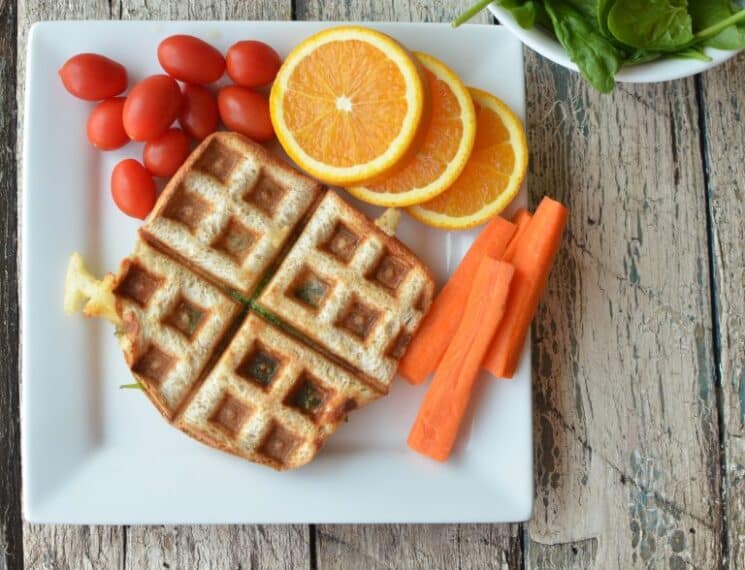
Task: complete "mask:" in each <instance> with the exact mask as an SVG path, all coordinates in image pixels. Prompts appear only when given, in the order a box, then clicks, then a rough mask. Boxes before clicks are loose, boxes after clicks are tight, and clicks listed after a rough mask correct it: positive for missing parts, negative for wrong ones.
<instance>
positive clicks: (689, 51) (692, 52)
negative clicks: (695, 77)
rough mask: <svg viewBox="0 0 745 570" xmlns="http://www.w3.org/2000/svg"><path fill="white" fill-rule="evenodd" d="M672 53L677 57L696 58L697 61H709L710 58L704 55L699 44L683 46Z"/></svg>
mask: <svg viewBox="0 0 745 570" xmlns="http://www.w3.org/2000/svg"><path fill="white" fill-rule="evenodd" d="M672 55H673V56H674V57H677V58H679V59H697V60H699V61H711V58H710V57H709V56H708V55H706V52H704V48H703V47H699V46H691V47H689V48H684V49H681V50H678V51H676V52H675V53H674V54H672Z"/></svg>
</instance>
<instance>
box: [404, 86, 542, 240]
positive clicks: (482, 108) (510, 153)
mask: <svg viewBox="0 0 745 570" xmlns="http://www.w3.org/2000/svg"><path fill="white" fill-rule="evenodd" d="M469 91H470V92H471V97H472V98H473V103H474V105H475V107H476V142H475V143H474V145H473V151H472V152H471V156H470V158H469V159H468V162H467V163H466V167H465V168H464V169H463V172H462V173H461V175H460V176H459V177H458V178H457V180H456V181H455V182H454V183H453V185H452V186H450V188H448V189H447V190H446V191H445V192H443V193H442V194H439V195H438V196H435V197H434V198H433V199H432V200H429V201H428V202H424V203H423V204H417V205H415V206H411V207H409V208H408V212H409V213H410V214H411V215H412V216H413V217H414V218H416V219H417V220H419V221H421V222H423V223H425V224H428V225H430V226H435V227H437V228H445V229H454V230H458V229H465V228H470V227H473V226H477V225H479V224H482V223H484V222H486V221H487V220H488V219H490V218H493V217H494V216H496V215H497V214H499V213H500V212H501V211H502V210H504V209H505V207H506V206H507V205H508V204H509V203H510V202H511V201H512V199H513V198H514V197H515V196H516V195H517V193H518V192H519V191H520V185H521V184H522V181H523V178H524V177H525V172H526V170H527V168H528V145H527V142H526V138H525V130H524V129H523V125H522V123H521V122H520V119H518V118H517V117H516V116H515V114H514V113H513V112H512V111H511V110H510V108H509V107H507V105H505V104H504V103H503V102H502V101H500V100H499V99H497V98H496V97H495V96H494V95H491V94H490V93H487V92H486V91H481V90H480V89H474V88H469Z"/></svg>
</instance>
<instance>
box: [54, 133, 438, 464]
mask: <svg viewBox="0 0 745 570" xmlns="http://www.w3.org/2000/svg"><path fill="white" fill-rule="evenodd" d="M265 181H271V182H266V183H265ZM277 189H279V190H277ZM236 228H237V229H236ZM140 235H141V237H142V238H143V239H141V240H139V241H138V243H137V244H136V247H135V251H134V253H133V254H132V255H131V256H129V257H128V258H126V259H125V260H124V261H123V262H122V264H121V268H120V270H119V273H118V275H117V276H116V277H115V278H114V279H111V278H107V279H105V280H104V281H101V282H98V283H91V279H92V278H90V276H87V274H86V275H84V276H83V277H88V278H86V279H83V278H82V277H81V278H80V279H68V281H69V282H70V283H83V282H84V284H85V285H86V287H85V291H88V292H91V291H92V292H94V293H95V294H96V299H98V298H99V297H101V298H103V296H104V295H103V293H102V292H101V291H100V289H102V288H105V285H106V284H110V283H111V282H112V281H113V288H112V292H113V298H114V300H115V309H116V315H115V317H117V318H114V320H115V321H116V320H117V319H118V321H119V322H120V325H119V326H120V328H121V330H120V334H119V335H118V336H119V338H120V343H121V345H122V349H123V351H124V354H125V360H126V361H127V364H128V365H129V367H130V370H131V371H132V374H133V375H134V376H135V377H136V378H137V380H138V381H139V382H140V383H141V384H142V386H143V388H144V390H145V392H146V394H147V395H148V397H149V398H150V399H151V401H152V402H153V403H154V404H155V406H156V407H157V408H158V409H159V410H160V412H161V413H162V414H163V415H164V416H165V417H166V419H167V420H168V421H169V422H170V423H172V424H174V425H175V426H177V427H178V428H179V429H181V430H183V431H184V432H186V433H187V434H189V435H191V436H192V437H194V438H195V439H197V440H200V441H202V442H204V443H206V444H208V445H210V446H212V447H215V448H217V449H221V450H224V451H228V452H230V453H233V454H236V455H239V456H241V457H244V458H246V459H249V460H251V461H255V462H257V463H261V464H264V465H268V466H270V467H273V468H275V469H279V470H283V469H291V468H295V467H299V466H301V465H304V464H305V463H307V462H308V461H310V460H312V459H313V457H314V456H315V454H316V453H317V451H318V449H319V448H320V447H321V445H323V443H324V441H325V440H326V438H327V437H328V436H329V435H331V434H332V433H333V432H334V431H335V430H336V428H337V427H338V425H339V423H340V422H341V421H343V419H344V418H345V417H346V414H347V413H348V412H349V411H351V410H353V409H355V408H358V407H361V406H364V405H366V404H368V403H369V402H372V401H373V400H375V399H377V398H379V397H381V396H383V395H385V394H386V393H387V392H388V389H389V387H390V384H391V382H392V380H393V378H394V376H395V371H396V366H397V362H398V359H399V358H400V357H401V356H402V355H403V352H404V351H405V348H406V344H407V342H408V339H409V338H410V337H411V335H412V334H413V333H414V332H415V330H416V328H417V326H418V325H419V323H420V321H421V319H422V317H423V315H424V313H425V312H426V310H427V309H428V308H429V305H430V303H431V301H432V295H433V289H434V282H433V280H432V277H431V276H430V274H429V272H428V270H427V269H426V267H424V266H423V264H422V263H421V262H420V261H419V260H418V259H417V258H416V257H415V256H414V254H412V253H411V252H410V251H409V250H408V249H406V247H405V246H403V244H401V243H400V242H399V241H398V240H396V239H395V238H393V237H390V236H388V235H387V234H386V233H384V232H383V231H382V230H381V229H379V228H378V227H376V226H375V225H374V224H373V223H372V222H371V221H370V220H369V219H367V218H366V217H365V216H364V215H363V214H361V213H360V212H358V211H356V210H355V209H353V208H352V207H351V206H349V205H348V204H346V203H345V202H344V201H343V200H341V198H339V197H338V196H337V195H336V194H335V193H333V192H331V191H325V190H323V189H322V188H320V187H319V186H317V185H316V184H315V183H314V182H313V181H311V180H309V179H308V178H306V177H305V176H303V175H301V174H299V173H297V172H295V171H293V170H292V169H290V168H289V167H288V166H286V165H284V164H282V163H280V162H279V161H278V160H277V159H275V158H273V157H271V156H270V155H269V154H268V153H267V151H266V150H264V149H263V148H262V147H260V146H258V145H256V144H254V143H251V142H250V141H248V140H246V139H244V138H243V137H241V136H240V135H236V134H230V133H218V134H215V135H212V136H211V137H209V138H208V139H206V140H205V141H204V142H203V143H202V144H201V145H200V146H199V148H197V149H196V150H195V151H194V154H193V155H192V156H191V157H190V158H189V160H188V161H187V162H186V163H185V164H184V166H183V167H182V168H181V170H180V171H179V172H178V173H177V174H176V176H175V177H174V179H173V180H172V181H171V183H170V184H169V185H168V187H167V188H166V190H165V191H164V193H163V194H162V195H161V197H160V198H159V200H158V203H157V204H156V207H155V209H154V211H153V212H152V214H151V215H150V217H149V218H148V220H147V222H146V224H145V226H144V227H143V228H142V229H141V233H140ZM245 235H250V236H251V237H250V240H249V241H250V243H249V242H247V241H246V240H244V237H245ZM273 271H275V273H274V275H273V276H272V275H271V273H272V272H273ZM267 280H268V285H267V286H266V288H265V290H264V291H263V292H261V291H257V288H258V287H259V285H260V284H261V283H265V282H267ZM231 290H232V291H235V292H238V293H241V294H242V295H244V296H248V295H249V294H255V296H256V298H255V299H254V300H253V301H251V302H250V303H249V305H248V308H247V312H248V315H247V316H245V315H244V313H245V311H246V307H244V306H243V305H241V304H240V303H237V302H236V301H234V300H233V299H232V297H231V296H230V295H229V294H228V293H229V292H230V291H231ZM85 291H83V293H84V292H85ZM104 293H105V291H104ZM83 296H90V295H83ZM80 297H81V294H80V292H79V291H73V292H70V294H69V295H68V298H69V304H70V305H71V306H72V305H77V304H79V303H80V300H81V299H80ZM270 321H271V322H270Z"/></svg>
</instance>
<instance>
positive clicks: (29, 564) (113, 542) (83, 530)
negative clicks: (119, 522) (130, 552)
mask: <svg viewBox="0 0 745 570" xmlns="http://www.w3.org/2000/svg"><path fill="white" fill-rule="evenodd" d="M124 553H125V550H124V542H123V530H122V528H121V527H116V526H110V527H105V526H72V525H29V524H27V525H26V526H25V528H24V560H25V564H26V568H32V569H34V570H36V569H39V570H79V569H83V568H85V569H89V568H90V569H94V568H106V569H111V570H115V569H121V568H123V567H124V556H125V554H124Z"/></svg>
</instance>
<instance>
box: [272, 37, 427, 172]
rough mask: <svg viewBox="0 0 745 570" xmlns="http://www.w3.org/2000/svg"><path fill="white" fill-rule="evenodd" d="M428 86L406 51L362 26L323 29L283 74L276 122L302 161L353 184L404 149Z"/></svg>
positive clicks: (387, 165)
mask: <svg viewBox="0 0 745 570" xmlns="http://www.w3.org/2000/svg"><path fill="white" fill-rule="evenodd" d="M424 94H425V85H424V83H423V81H422V78H421V76H420V73H419V70H418V69H417V65H416V63H415V62H414V60H413V58H412V57H411V56H410V55H409V54H408V52H407V51H406V50H405V49H404V48H403V47H401V45H399V44H398V43H396V41H394V40H393V39H392V38H390V37H388V36H386V35H385V34H381V33H380V32H376V31H374V30H370V29H367V28H362V27H358V26H341V27H336V28H331V29H328V30H325V31H322V32H320V33H317V34H315V35H313V36H311V37H309V38H307V39H306V40H304V41H303V42H302V43H301V44H300V45H298V46H297V47H296V48H295V49H294V50H292V52H291V53H290V55H288V56H287V59H286V60H285V62H284V64H283V65H282V67H281V68H280V70H279V73H278V74H277V78H276V79H275V81H274V85H273V86H272V92H271V96H270V101H269V103H270V110H271V115H272V124H273V125H274V130H275V131H276V133H277V138H278V139H279V142H280V143H281V144H282V146H283V147H284V149H285V152H287V154H288V155H289V156H290V158H292V159H293V160H294V161H295V162H296V163H297V165H298V166H300V167H301V168H303V169H304V170H305V171H306V172H308V173H309V174H311V175H312V176H315V177H316V178H318V179H319V180H322V181H324V182H327V183H329V184H337V185H342V186H343V185H353V184H358V183H360V182H363V181H367V180H370V179H372V178H374V177H376V176H379V175H381V174H383V173H385V172H387V171H389V170H391V169H392V168H395V167H396V166H397V165H398V163H399V162H400V161H401V160H402V159H403V158H404V157H405V156H406V154H407V152H408V151H409V147H410V146H411V145H412V143H413V142H414V140H415V138H416V137H417V133H418V130H419V127H420V124H421V122H422V115H423V113H424Z"/></svg>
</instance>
